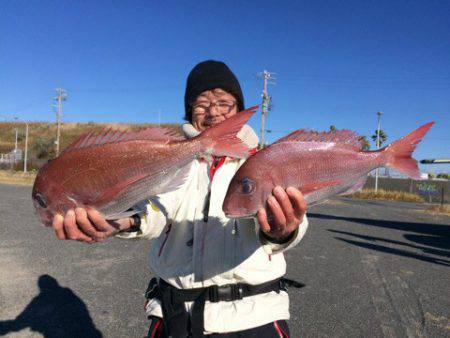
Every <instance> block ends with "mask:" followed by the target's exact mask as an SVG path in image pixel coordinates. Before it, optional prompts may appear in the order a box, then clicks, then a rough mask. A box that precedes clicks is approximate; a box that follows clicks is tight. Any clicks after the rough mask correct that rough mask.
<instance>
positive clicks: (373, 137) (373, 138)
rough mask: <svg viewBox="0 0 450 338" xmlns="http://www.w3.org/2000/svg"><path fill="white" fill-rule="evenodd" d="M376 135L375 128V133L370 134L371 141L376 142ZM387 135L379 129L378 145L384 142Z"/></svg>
mask: <svg viewBox="0 0 450 338" xmlns="http://www.w3.org/2000/svg"><path fill="white" fill-rule="evenodd" d="M377 135H378V130H377V129H376V130H375V134H373V135H372V141H374V142H375V144H376V143H377ZM387 138H388V136H387V135H386V133H385V132H384V131H383V130H382V129H380V144H379V146H380V147H381V145H382V144H383V142H385V141H386V140H387Z"/></svg>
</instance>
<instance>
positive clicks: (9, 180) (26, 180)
mask: <svg viewBox="0 0 450 338" xmlns="http://www.w3.org/2000/svg"><path fill="white" fill-rule="evenodd" d="M35 178H36V174H34V173H27V174H24V173H23V172H18V171H11V170H0V183H6V184H14V185H33V183H34V179H35Z"/></svg>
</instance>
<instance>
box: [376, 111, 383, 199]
mask: <svg viewBox="0 0 450 338" xmlns="http://www.w3.org/2000/svg"><path fill="white" fill-rule="evenodd" d="M377 115H378V127H377V149H380V127H381V115H382V113H381V112H380V111H379V112H377ZM378 170H379V169H378V168H377V170H376V172H375V193H376V192H377V191H378Z"/></svg>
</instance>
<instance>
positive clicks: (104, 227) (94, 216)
mask: <svg viewBox="0 0 450 338" xmlns="http://www.w3.org/2000/svg"><path fill="white" fill-rule="evenodd" d="M86 211H87V215H88V217H89V219H90V221H91V223H92V224H93V225H94V227H95V228H96V229H97V230H100V231H103V232H106V233H107V234H111V233H113V232H116V231H117V229H116V228H115V227H113V226H112V225H111V224H109V223H108V222H107V221H106V220H105V217H104V216H103V215H102V214H101V213H100V212H99V211H97V210H95V209H93V208H86Z"/></svg>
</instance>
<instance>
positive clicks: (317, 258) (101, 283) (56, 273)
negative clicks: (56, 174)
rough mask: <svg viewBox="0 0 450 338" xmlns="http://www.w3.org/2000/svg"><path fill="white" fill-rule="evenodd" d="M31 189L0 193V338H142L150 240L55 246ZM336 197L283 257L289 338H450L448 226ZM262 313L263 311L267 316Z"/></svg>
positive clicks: (313, 214)
mask: <svg viewBox="0 0 450 338" xmlns="http://www.w3.org/2000/svg"><path fill="white" fill-rule="evenodd" d="M30 194H31V188H30V187H20V186H11V185H0V216H1V217H0V336H2V335H6V336H7V337H143V336H144V335H145V333H146V329H147V321H146V318H145V314H144V311H143V292H144V289H145V287H146V284H147V281H148V279H149V278H150V277H151V276H152V275H151V273H150V271H148V268H147V266H146V254H147V251H148V248H149V242H148V241H146V240H120V239H111V240H108V241H107V242H105V243H101V244H94V245H87V244H83V243H78V242H72V241H58V240H56V238H55V236H54V234H53V232H52V231H51V230H50V229H47V228H44V227H42V226H40V225H39V222H38V220H37V218H36V217H35V215H34V213H33V208H32V204H31V199H30ZM423 209H424V206H423V205H419V204H414V203H402V202H387V201H362V200H350V199H344V198H338V199H335V200H332V201H329V202H327V203H326V204H322V205H320V206H316V207H313V208H311V209H310V210H309V222H310V227H309V229H308V231H307V234H306V236H305V237H304V239H303V240H302V242H301V243H300V244H299V245H298V246H297V247H295V248H293V249H292V250H290V251H288V252H287V253H286V259H287V261H288V277H289V278H291V279H295V280H298V281H300V282H303V283H305V284H306V287H304V288H303V289H300V290H296V289H292V290H290V295H291V320H290V327H291V337H449V336H450V269H449V268H450V217H448V216H443V215H430V214H428V213H426V212H424V210H423ZM267 310H268V311H270V309H267Z"/></svg>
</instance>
